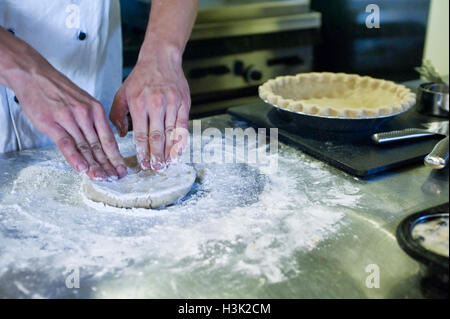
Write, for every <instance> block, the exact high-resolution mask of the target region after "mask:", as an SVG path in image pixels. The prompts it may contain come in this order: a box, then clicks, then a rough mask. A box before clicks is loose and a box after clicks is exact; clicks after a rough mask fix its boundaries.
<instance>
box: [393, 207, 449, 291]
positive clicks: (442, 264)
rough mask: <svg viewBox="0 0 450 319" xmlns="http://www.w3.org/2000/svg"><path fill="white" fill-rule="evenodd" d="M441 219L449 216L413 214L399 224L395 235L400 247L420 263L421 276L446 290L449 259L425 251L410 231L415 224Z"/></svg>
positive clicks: (446, 214) (438, 213)
mask: <svg viewBox="0 0 450 319" xmlns="http://www.w3.org/2000/svg"><path fill="white" fill-rule="evenodd" d="M442 217H444V218H445V217H446V218H448V217H449V214H448V213H444V212H442V213H440V212H437V213H432V214H429V213H428V212H426V211H425V212H420V213H417V214H413V215H411V216H408V217H407V218H405V219H404V220H403V221H402V222H401V223H400V224H399V226H398V227H397V234H396V235H397V241H398V244H399V245H400V247H401V248H402V249H403V250H404V251H405V252H406V253H407V254H408V255H409V256H410V257H412V258H413V259H415V260H416V261H418V262H419V263H420V265H421V270H422V275H423V276H424V277H425V278H428V279H431V280H433V281H434V282H435V284H437V285H439V286H440V287H441V288H443V289H445V290H448V282H449V281H448V280H449V258H448V257H445V256H442V255H439V254H436V253H434V252H432V251H430V250H428V249H426V248H425V247H423V246H422V245H421V244H420V243H419V242H418V241H417V240H414V239H413V236H412V231H413V229H414V227H415V226H416V225H417V224H419V223H423V222H428V221H431V220H433V219H436V218H442Z"/></svg>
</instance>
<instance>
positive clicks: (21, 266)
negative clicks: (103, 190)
mask: <svg viewBox="0 0 450 319" xmlns="http://www.w3.org/2000/svg"><path fill="white" fill-rule="evenodd" d="M201 124H202V128H203V129H205V128H208V127H215V128H218V129H219V130H220V131H221V132H222V133H223V132H224V130H225V128H233V127H234V128H235V127H241V128H246V127H248V123H246V122H242V121H237V120H235V119H233V118H232V117H231V116H229V115H220V116H214V117H209V118H205V119H203V120H202V122H201ZM208 141H209V139H208ZM120 144H121V149H122V151H124V150H125V151H126V152H129V151H132V147H133V145H132V139H131V137H130V136H129V137H127V138H126V139H122V140H121V141H120ZM278 154H279V156H278V171H276V172H275V173H274V174H272V175H271V174H269V173H267V172H266V171H265V170H264V169H263V168H258V169H259V173H256V172H257V171H256V169H251V170H248V169H244V170H242V169H240V168H238V167H237V168H235V169H234V170H230V171H228V172H230V173H229V174H227V173H226V172H227V170H226V169H225V168H221V169H220V170H216V173H215V174H213V175H212V178H211V176H210V179H209V180H205V181H203V183H204V189H205V190H207V191H204V192H202V191H198V192H196V193H195V194H194V195H193V196H192V197H190V198H188V199H186V200H185V201H184V202H183V203H181V204H180V205H179V206H174V207H172V208H170V209H168V210H162V211H156V212H139V213H137V212H129V211H126V212H114V211H111V212H109V211H108V212H106V211H101V210H100V211H97V210H95V209H93V208H90V207H89V206H86V205H85V204H84V203H83V202H82V201H81V199H80V196H79V194H78V193H77V191H76V190H77V187H76V184H77V180H78V178H79V177H78V176H77V175H76V174H74V173H71V172H70V171H68V170H67V165H66V164H65V163H64V161H62V159H61V157H60V156H59V155H58V152H57V151H56V149H54V148H51V149H43V150H33V151H25V152H23V153H9V154H3V155H0V297H25V298H33V297H70V298H80V297H90V298H104V297H152V298H231V297H233V298H422V297H423V296H424V295H423V292H422V290H421V286H420V278H419V277H418V273H419V266H418V264H417V263H416V262H415V261H414V260H412V259H411V258H410V257H408V256H407V255H406V254H405V253H404V252H403V251H402V250H401V248H400V247H399V246H398V244H397V242H396V238H395V230H396V227H397V225H398V224H399V222H400V221H401V220H402V219H403V218H404V217H406V216H408V215H410V214H412V213H414V212H417V211H420V210H424V209H427V208H430V207H432V206H436V205H440V204H443V203H446V202H448V196H449V185H448V172H446V173H444V174H439V173H438V172H433V171H432V170H431V169H429V168H426V167H424V166H423V165H417V166H412V167H408V168H405V169H403V170H398V171H396V172H391V173H387V174H383V175H379V176H376V177H374V178H373V179H371V180H361V179H356V178H354V177H352V176H349V175H347V174H345V173H342V172H341V171H338V170H336V169H334V168H332V167H330V166H327V165H325V164H323V163H321V162H318V161H317V160H315V159H313V158H311V157H309V156H307V155H305V154H303V153H302V152H300V151H297V150H295V149H292V148H290V147H288V146H286V145H283V144H280V145H279V153H278ZM45 165H47V167H48V169H49V170H51V173H48V172H47V173H46V171H45V170H43V169H42V167H44V166H45ZM212 171H213V170H211V172H212ZM219 173H220V174H219ZM445 174H447V175H445ZM205 176H206V178H208V174H206V175H205ZM243 181H245V183H246V184H245V183H244V184H242V182H243ZM261 181H264V182H263V183H261ZM217 185H219V186H220V187H216V186H217ZM242 185H246V186H245V189H242V188H240V186H242ZM257 185H260V186H261V187H262V188H259V187H256V186H257ZM219 189H223V190H224V191H225V194H226V200H225V198H224V197H223V196H221V193H220V192H219V191H218V190H219ZM253 190H254V191H253ZM246 191H248V196H247V197H249V198H250V199H251V200H250V201H248V202H242V201H240V200H241V199H242V198H243V197H242V196H243V195H247V194H246ZM40 194H46V196H45V197H43V198H42V196H41V195H40ZM214 198H220V204H217V202H216V201H215V200H214ZM233 203H235V204H236V205H234V204H233ZM118 230H120V231H118ZM77 265H78V266H79V267H80V276H81V280H80V289H69V288H67V287H66V285H65V280H66V276H67V272H66V271H67V269H66V267H70V266H77ZM373 265H376V266H378V269H379V271H380V273H379V274H380V282H379V283H380V285H379V288H373V287H372V288H371V287H370V285H369V286H368V285H367V284H366V283H367V278H368V276H369V274H370V271H371V269H373V267H374V266H373Z"/></svg>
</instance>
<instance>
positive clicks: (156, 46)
mask: <svg viewBox="0 0 450 319" xmlns="http://www.w3.org/2000/svg"><path fill="white" fill-rule="evenodd" d="M182 59H183V51H182V49H180V48H179V47H178V46H176V45H173V44H167V43H166V44H161V43H158V42H153V41H149V42H147V43H144V44H143V45H142V47H141V50H140V52H139V56H138V60H137V63H149V62H153V61H155V60H156V61H158V62H161V61H166V62H168V63H170V64H171V65H179V66H181V64H182Z"/></svg>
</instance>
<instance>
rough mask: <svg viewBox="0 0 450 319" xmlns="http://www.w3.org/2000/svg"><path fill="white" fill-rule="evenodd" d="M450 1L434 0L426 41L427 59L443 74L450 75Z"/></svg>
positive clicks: (425, 55) (425, 54)
mask: <svg viewBox="0 0 450 319" xmlns="http://www.w3.org/2000/svg"><path fill="white" fill-rule="evenodd" d="M448 11H449V1H448V0H432V2H431V9H430V15H429V19H428V29H427V36H426V42H425V53H424V57H425V59H429V60H431V62H432V63H433V65H434V66H435V67H436V69H437V70H438V72H439V73H440V74H441V75H449V61H448V60H449V40H448V37H449V31H448V30H449V22H448V20H449V13H448Z"/></svg>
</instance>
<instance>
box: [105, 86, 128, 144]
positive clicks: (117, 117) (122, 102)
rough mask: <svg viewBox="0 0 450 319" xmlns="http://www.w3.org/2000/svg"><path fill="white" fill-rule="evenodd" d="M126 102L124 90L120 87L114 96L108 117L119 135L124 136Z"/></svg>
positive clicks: (125, 131)
mask: <svg viewBox="0 0 450 319" xmlns="http://www.w3.org/2000/svg"><path fill="white" fill-rule="evenodd" d="M127 114H128V102H127V98H126V96H125V90H123V88H121V89H120V90H119V91H117V93H116V95H115V96H114V101H113V105H112V107H111V112H110V113H109V119H110V120H111V122H112V123H113V124H114V126H115V127H116V129H117V131H118V132H119V135H120V136H121V137H124V136H125V135H127V132H128V118H127Z"/></svg>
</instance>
